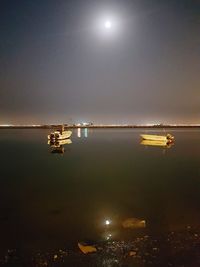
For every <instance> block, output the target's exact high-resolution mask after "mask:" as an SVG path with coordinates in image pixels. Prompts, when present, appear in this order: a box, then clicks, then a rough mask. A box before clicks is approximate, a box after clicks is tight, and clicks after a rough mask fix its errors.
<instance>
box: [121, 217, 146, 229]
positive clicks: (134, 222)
mask: <svg viewBox="0 0 200 267" xmlns="http://www.w3.org/2000/svg"><path fill="white" fill-rule="evenodd" d="M122 226H123V227H124V228H144V227H146V222H145V220H140V219H137V218H128V219H126V220H124V221H123V222H122Z"/></svg>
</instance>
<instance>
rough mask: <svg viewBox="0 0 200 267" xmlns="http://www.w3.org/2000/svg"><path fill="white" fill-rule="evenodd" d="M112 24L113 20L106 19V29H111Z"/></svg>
mask: <svg viewBox="0 0 200 267" xmlns="http://www.w3.org/2000/svg"><path fill="white" fill-rule="evenodd" d="M111 26H112V24H111V22H110V21H109V20H106V21H105V23H104V27H105V28H106V29H110V28H111Z"/></svg>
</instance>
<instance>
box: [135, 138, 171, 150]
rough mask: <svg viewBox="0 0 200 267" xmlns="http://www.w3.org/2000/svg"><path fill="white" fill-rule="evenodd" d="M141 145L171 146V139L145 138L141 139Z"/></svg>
mask: <svg viewBox="0 0 200 267" xmlns="http://www.w3.org/2000/svg"><path fill="white" fill-rule="evenodd" d="M140 144H141V145H145V146H158V147H167V148H169V147H171V145H172V144H173V142H172V141H169V140H167V141H161V140H146V139H143V140H142V141H141V143H140Z"/></svg>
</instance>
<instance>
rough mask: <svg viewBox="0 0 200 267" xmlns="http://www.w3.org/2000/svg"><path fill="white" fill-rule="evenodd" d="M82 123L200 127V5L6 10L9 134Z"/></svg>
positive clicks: (1, 109) (16, 0) (6, 6)
mask: <svg viewBox="0 0 200 267" xmlns="http://www.w3.org/2000/svg"><path fill="white" fill-rule="evenodd" d="M106 19H109V20H110V22H111V26H112V27H111V28H110V29H109V30H108V29H105V28H104V25H103V24H102V25H101V23H102V21H103V23H104V20H106ZM81 121H92V122H94V123H117V124H118V123H154V122H160V123H200V0H165V1H164V0H135V1H134V0H132V1H131V0H121V1H119V0H118V1H114V0H113V1H112V0H111V1H100V0H99V1H96V0H72V1H68V0H32V1H31V0H0V124H25V123H26V124H40V123H61V122H65V123H77V122H81Z"/></svg>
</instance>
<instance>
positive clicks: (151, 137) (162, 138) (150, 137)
mask: <svg viewBox="0 0 200 267" xmlns="http://www.w3.org/2000/svg"><path fill="white" fill-rule="evenodd" d="M141 137H142V139H143V140H152V141H163V142H170V141H171V142H172V141H174V136H172V135H171V134H167V135H156V134H141Z"/></svg>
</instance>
